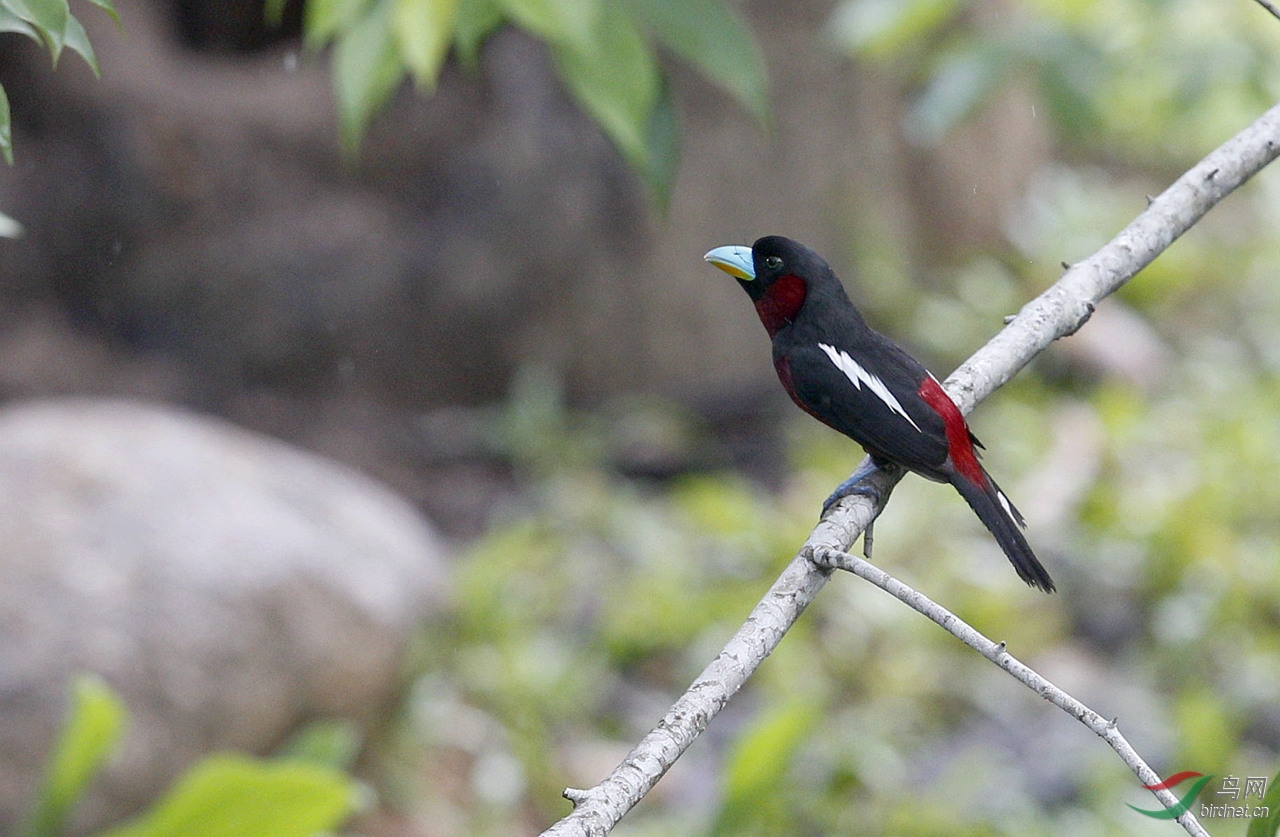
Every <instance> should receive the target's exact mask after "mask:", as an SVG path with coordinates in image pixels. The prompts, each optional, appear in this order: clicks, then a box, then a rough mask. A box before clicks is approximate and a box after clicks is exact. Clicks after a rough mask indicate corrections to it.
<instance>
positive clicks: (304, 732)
mask: <svg viewBox="0 0 1280 837" xmlns="http://www.w3.org/2000/svg"><path fill="white" fill-rule="evenodd" d="M363 743H364V740H363V736H361V734H360V728H359V727H358V726H357V725H356V724H355V723H354V722H352V721H313V722H312V723H309V724H307V725H306V726H304V727H303V728H302V729H300V730H298V731H297V732H296V733H294V734H293V735H292V736H291V737H290V738H289V740H288V741H286V742H285V743H284V746H282V747H281V748H280V749H279V750H277V751H276V753H275V757H276V758H277V759H288V760H291V761H301V762H306V763H307V764H315V765H319V766H321V767H332V768H336V769H338V770H347V769H349V768H350V767H351V765H352V764H354V763H355V760H356V756H358V755H360V748H361V746H362V745H363Z"/></svg>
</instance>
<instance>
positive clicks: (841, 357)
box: [818, 343, 924, 433]
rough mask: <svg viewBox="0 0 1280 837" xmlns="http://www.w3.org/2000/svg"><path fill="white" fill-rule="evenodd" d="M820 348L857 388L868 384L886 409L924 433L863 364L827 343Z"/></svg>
mask: <svg viewBox="0 0 1280 837" xmlns="http://www.w3.org/2000/svg"><path fill="white" fill-rule="evenodd" d="M818 348H819V349H822V351H824V352H826V353H827V357H829V358H831V362H832V363H834V364H835V365H836V368H837V369H839V370H840V371H841V372H843V373H844V374H845V377H846V378H848V379H849V381H850V382H851V383H852V384H853V385H854V386H855V387H857V388H858V389H862V385H863V384H866V385H867V389H869V390H871V392H872V393H874V394H875V396H876V397H877V398H879V399H880V400H881V401H883V402H884V405H885V406H886V407H888V408H889V409H890V410H892V411H893V412H895V413H897V414H898V415H900V416H902V417H903V418H904V419H906V420H907V421H909V422H911V426H912V427H914V428H915V429H916V430H917V431H918V432H920V433H923V432H924V431H923V430H920V425H918V424H916V423H915V420H914V419H912V418H911V416H909V415H907V411H906V410H904V409H902V404H900V403H898V399H897V398H895V397H894V396H893V393H892V392H889V388H888V387H887V386H885V385H884V381H882V380H880V379H879V378H877V377H876V376H875V375H872V374H871V373H870V372H868V371H867V370H865V369H863V368H862V365H861V364H859V363H858V362H857V361H856V360H854V359H853V358H851V357H849V353H848V352H842V351H840V350H839V349H836V348H833V347H831V346H828V345H827V344H826V343H819V344H818Z"/></svg>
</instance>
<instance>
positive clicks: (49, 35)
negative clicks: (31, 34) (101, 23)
mask: <svg viewBox="0 0 1280 837" xmlns="http://www.w3.org/2000/svg"><path fill="white" fill-rule="evenodd" d="M5 4H6V5H7V6H8V8H9V10H10V11H12V12H13V13H14V14H16V15H17V16H18V17H20V18H22V19H23V20H25V21H27V22H28V23H30V24H31V25H32V26H34V27H35V28H36V31H37V32H39V33H40V38H41V39H42V40H43V41H44V43H45V46H46V47H47V48H48V50H49V52H50V54H52V55H53V65H54V66H55V67H56V66H58V58H59V57H61V55H62V45H63V42H64V38H65V36H66V29H67V19H68V18H69V17H70V16H71V10H70V9H69V8H68V6H67V0H5Z"/></svg>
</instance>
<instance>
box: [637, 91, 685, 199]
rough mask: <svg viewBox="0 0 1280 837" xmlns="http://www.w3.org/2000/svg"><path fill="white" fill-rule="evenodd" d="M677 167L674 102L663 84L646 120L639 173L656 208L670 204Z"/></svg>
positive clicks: (677, 144)
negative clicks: (646, 125)
mask: <svg viewBox="0 0 1280 837" xmlns="http://www.w3.org/2000/svg"><path fill="white" fill-rule="evenodd" d="M679 164H680V123H679V120H678V119H677V118H676V106H675V102H674V101H673V100H672V98H671V94H670V91H668V90H667V89H666V86H665V85H663V87H662V90H661V91H660V92H659V94H658V100H657V101H656V102H655V103H654V107H653V113H652V114H651V115H650V117H649V132H648V136H647V142H646V144H645V157H644V162H643V163H642V164H640V166H639V170H640V174H641V176H642V177H644V179H645V182H646V183H648V184H649V189H650V190H651V191H652V193H653V196H654V199H655V200H656V201H657V204H658V206H659V207H660V208H661V209H663V210H665V209H666V208H667V206H668V205H669V204H670V202H671V190H672V188H673V187H674V186H675V182H676V172H677V171H678V169H679Z"/></svg>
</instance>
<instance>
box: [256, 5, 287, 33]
mask: <svg viewBox="0 0 1280 837" xmlns="http://www.w3.org/2000/svg"><path fill="white" fill-rule="evenodd" d="M287 5H289V0H267V2H266V3H265V4H264V5H263V7H262V19H263V20H265V21H266V22H267V26H270V27H271V28H272V29H278V28H279V27H280V24H281V23H283V22H284V7H285V6H287Z"/></svg>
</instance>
